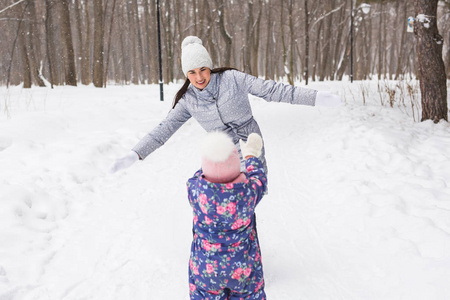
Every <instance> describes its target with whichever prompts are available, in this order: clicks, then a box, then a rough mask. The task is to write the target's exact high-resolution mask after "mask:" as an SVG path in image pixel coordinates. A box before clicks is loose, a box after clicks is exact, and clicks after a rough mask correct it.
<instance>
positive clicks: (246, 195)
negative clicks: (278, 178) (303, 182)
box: [187, 157, 267, 299]
mask: <svg viewBox="0 0 450 300" xmlns="http://www.w3.org/2000/svg"><path fill="white" fill-rule="evenodd" d="M202 166H205V162H203V164H202ZM246 167H247V174H245V176H244V175H242V174H241V175H240V178H241V179H237V180H233V183H214V182H210V181H208V176H206V178H205V174H204V170H202V169H200V170H199V171H197V172H196V173H195V175H194V176H193V177H192V178H191V179H189V180H188V182H187V186H188V193H189V202H190V204H191V206H192V208H193V213H194V222H193V223H194V224H193V226H194V229H193V231H194V239H193V242H192V247H191V258H190V262H189V281H190V290H191V299H216V297H217V295H220V296H219V298H217V299H228V297H229V296H230V295H233V296H234V297H239V298H243V299H265V294H264V279H263V271H262V263H261V252H260V249H259V243H258V236H257V232H256V223H255V214H254V211H255V207H256V205H257V204H258V203H259V201H260V200H261V198H262V196H263V195H264V192H265V190H266V185H267V178H266V176H265V173H264V169H263V166H262V164H261V161H260V160H259V159H258V158H256V157H251V158H249V159H247V160H246ZM215 174H216V173H215ZM216 175H217V174H216ZM238 178H239V177H238ZM213 295H214V298H213Z"/></svg>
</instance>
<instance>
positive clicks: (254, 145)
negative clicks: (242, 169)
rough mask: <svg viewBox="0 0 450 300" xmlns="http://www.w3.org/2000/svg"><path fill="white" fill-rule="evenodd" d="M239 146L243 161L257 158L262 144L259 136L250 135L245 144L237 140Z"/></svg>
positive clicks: (255, 134)
mask: <svg viewBox="0 0 450 300" xmlns="http://www.w3.org/2000/svg"><path fill="white" fill-rule="evenodd" d="M239 144H240V145H241V152H242V156H243V157H244V158H245V159H247V158H248V157H251V156H256V157H259V156H260V155H261V149H262V146H263V142H262V139H261V137H260V136H259V134H257V133H251V134H250V135H249V136H248V138H247V142H244V141H243V140H239Z"/></svg>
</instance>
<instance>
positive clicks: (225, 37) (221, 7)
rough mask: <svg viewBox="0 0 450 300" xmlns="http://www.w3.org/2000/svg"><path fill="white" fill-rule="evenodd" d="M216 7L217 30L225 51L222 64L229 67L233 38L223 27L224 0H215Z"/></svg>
mask: <svg viewBox="0 0 450 300" xmlns="http://www.w3.org/2000/svg"><path fill="white" fill-rule="evenodd" d="M216 7H217V11H218V13H219V20H218V26H219V31H220V34H221V35H222V38H223V40H224V42H225V53H223V55H224V57H225V60H224V66H226V67H229V66H231V63H230V61H231V47H232V43H233V40H232V38H231V36H230V34H229V33H228V32H227V29H226V28H225V22H224V16H225V1H224V0H216ZM248 42H249V41H248Z"/></svg>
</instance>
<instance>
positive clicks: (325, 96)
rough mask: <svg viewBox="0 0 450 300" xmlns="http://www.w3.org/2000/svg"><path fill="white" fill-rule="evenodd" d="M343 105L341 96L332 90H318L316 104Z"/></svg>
mask: <svg viewBox="0 0 450 300" xmlns="http://www.w3.org/2000/svg"><path fill="white" fill-rule="evenodd" d="M341 105H342V100H341V97H339V96H338V95H335V94H332V93H330V92H322V91H319V92H317V95H316V106H328V107H338V106H341Z"/></svg>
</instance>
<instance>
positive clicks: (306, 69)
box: [303, 0, 311, 85]
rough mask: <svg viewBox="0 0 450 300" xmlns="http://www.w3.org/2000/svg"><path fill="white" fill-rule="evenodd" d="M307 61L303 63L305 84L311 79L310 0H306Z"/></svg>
mask: <svg viewBox="0 0 450 300" xmlns="http://www.w3.org/2000/svg"><path fill="white" fill-rule="evenodd" d="M304 11H305V63H304V64H303V77H305V81H306V82H305V84H306V85H308V80H309V25H310V22H311V21H310V18H309V10H308V0H305V9H304Z"/></svg>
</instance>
